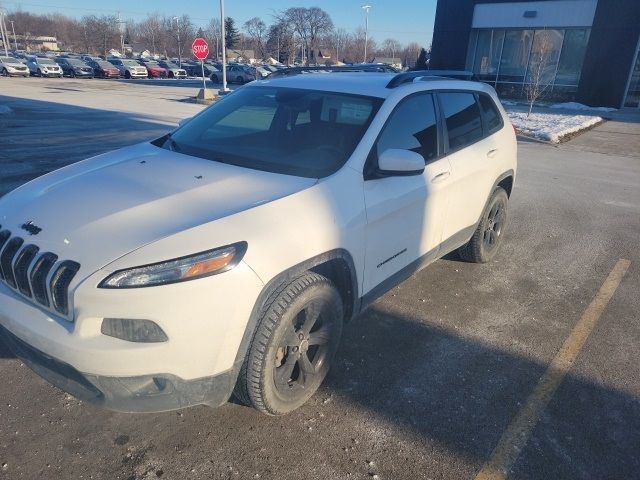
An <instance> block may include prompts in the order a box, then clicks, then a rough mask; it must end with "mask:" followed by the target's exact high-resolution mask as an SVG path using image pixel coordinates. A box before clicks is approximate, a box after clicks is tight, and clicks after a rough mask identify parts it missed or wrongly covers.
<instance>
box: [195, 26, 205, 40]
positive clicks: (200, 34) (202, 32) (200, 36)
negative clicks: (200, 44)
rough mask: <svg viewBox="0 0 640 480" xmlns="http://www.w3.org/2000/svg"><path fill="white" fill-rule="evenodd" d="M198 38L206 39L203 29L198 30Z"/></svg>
mask: <svg viewBox="0 0 640 480" xmlns="http://www.w3.org/2000/svg"><path fill="white" fill-rule="evenodd" d="M196 37H197V38H204V37H205V35H204V30H202V28H199V29H198V33H197V34H196Z"/></svg>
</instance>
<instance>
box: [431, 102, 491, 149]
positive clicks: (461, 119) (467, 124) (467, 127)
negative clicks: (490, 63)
mask: <svg viewBox="0 0 640 480" xmlns="http://www.w3.org/2000/svg"><path fill="white" fill-rule="evenodd" d="M438 95H440V102H441V104H442V113H443V115H444V118H445V123H446V126H447V135H448V137H449V150H458V149H460V148H464V147H466V146H467V145H471V144H472V143H475V142H477V141H478V140H480V139H481V138H482V120H481V119H480V109H479V108H478V104H477V103H476V98H475V96H474V95H473V93H467V92H443V93H439V94H438Z"/></svg>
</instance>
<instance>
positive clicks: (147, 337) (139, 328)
mask: <svg viewBox="0 0 640 480" xmlns="http://www.w3.org/2000/svg"><path fill="white" fill-rule="evenodd" d="M100 331H101V332H102V333H103V334H104V335H107V336H109V337H115V338H119V339H121V340H126V341H128V342H137V343H160V342H166V341H167V340H169V339H168V338H167V334H166V333H164V331H163V330H162V329H161V328H160V327H159V326H158V325H157V324H156V323H155V322H152V321H151V320H134V319H130V318H105V319H104V320H102V328H101V329H100Z"/></svg>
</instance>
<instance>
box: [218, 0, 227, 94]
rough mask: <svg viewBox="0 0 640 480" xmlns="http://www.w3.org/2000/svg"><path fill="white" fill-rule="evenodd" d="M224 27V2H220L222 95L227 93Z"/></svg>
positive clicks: (221, 0) (222, 0)
mask: <svg viewBox="0 0 640 480" xmlns="http://www.w3.org/2000/svg"><path fill="white" fill-rule="evenodd" d="M225 36H226V33H225V26H224V0H220V37H221V40H222V93H227V92H228V91H229V89H228V88H227V39H226V38H225Z"/></svg>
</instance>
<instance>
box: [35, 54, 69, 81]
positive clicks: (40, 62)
mask: <svg viewBox="0 0 640 480" xmlns="http://www.w3.org/2000/svg"><path fill="white" fill-rule="evenodd" d="M27 67H28V68H29V72H30V73H31V75H37V76H38V77H58V78H61V77H62V68H60V65H58V64H57V63H56V62H54V61H53V60H51V59H50V58H48V57H28V59H27Z"/></svg>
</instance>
